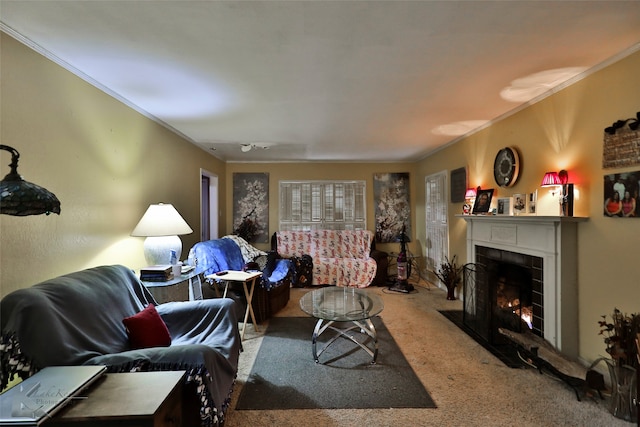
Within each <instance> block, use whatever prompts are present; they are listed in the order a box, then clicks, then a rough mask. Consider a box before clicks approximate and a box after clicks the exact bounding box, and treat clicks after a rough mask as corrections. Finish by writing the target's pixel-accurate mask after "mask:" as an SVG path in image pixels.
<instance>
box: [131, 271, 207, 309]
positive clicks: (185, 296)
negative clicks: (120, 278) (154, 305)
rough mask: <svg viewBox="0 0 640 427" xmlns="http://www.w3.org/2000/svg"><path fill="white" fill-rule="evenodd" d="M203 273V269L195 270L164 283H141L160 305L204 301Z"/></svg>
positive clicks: (144, 281)
mask: <svg viewBox="0 0 640 427" xmlns="http://www.w3.org/2000/svg"><path fill="white" fill-rule="evenodd" d="M202 273H203V270H202V269H198V268H195V269H193V270H191V271H189V272H187V273H185V274H181V275H180V276H177V277H174V278H173V279H171V280H166V281H164V282H150V281H146V280H141V282H142V284H143V285H144V286H145V287H146V288H147V289H149V292H151V295H153V297H154V298H155V299H156V301H158V304H163V303H165V302H169V301H194V300H199V299H202V288H201V285H202V283H201V281H200V275H201V274H202Z"/></svg>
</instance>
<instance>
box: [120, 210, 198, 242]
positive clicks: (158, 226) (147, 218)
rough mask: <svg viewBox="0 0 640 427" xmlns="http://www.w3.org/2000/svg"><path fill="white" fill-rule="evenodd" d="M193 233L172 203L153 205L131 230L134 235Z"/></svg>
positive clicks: (150, 235) (154, 235) (157, 235)
mask: <svg viewBox="0 0 640 427" xmlns="http://www.w3.org/2000/svg"><path fill="white" fill-rule="evenodd" d="M189 233H193V230H192V229H191V227H189V224H187V222H186V221H185V220H184V218H182V216H181V215H180V214H179V213H178V211H177V210H176V208H174V207H173V205H172V204H170V203H167V204H164V203H158V204H157V205H151V206H149V208H148V209H147V211H146V212H145V213H144V215H143V216H142V219H140V222H138V225H136V228H134V229H133V231H132V232H131V235H132V236H138V237H159V236H179V235H182V234H189Z"/></svg>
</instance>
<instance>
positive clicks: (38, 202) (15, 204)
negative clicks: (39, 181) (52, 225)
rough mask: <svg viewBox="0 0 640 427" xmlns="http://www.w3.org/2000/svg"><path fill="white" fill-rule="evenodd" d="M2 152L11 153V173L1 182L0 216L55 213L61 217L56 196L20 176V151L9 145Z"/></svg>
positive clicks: (0, 147)
mask: <svg viewBox="0 0 640 427" xmlns="http://www.w3.org/2000/svg"><path fill="white" fill-rule="evenodd" d="M0 150H6V151H8V152H10V153H11V163H10V164H9V167H10V168H11V171H10V172H9V173H8V174H7V175H6V176H5V177H4V178H3V179H2V181H0V214H5V215H15V216H28V215H40V214H47V215H49V214H50V213H52V212H53V213H56V214H58V215H60V200H58V198H57V197H56V195H55V194H53V193H52V192H50V191H49V190H47V189H45V188H42V187H40V186H39V185H36V184H32V183H31V182H29V181H25V180H24V179H22V177H21V176H20V174H18V159H19V158H20V153H18V150H16V149H15V148H13V147H9V146H8V145H0Z"/></svg>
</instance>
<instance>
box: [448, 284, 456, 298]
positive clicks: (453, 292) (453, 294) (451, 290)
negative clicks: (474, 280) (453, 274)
mask: <svg viewBox="0 0 640 427" xmlns="http://www.w3.org/2000/svg"><path fill="white" fill-rule="evenodd" d="M447 299H448V300H450V301H453V300H455V299H456V287H455V286H447Z"/></svg>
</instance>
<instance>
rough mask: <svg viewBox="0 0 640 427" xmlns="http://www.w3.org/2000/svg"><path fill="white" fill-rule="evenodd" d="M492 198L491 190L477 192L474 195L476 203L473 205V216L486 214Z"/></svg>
mask: <svg viewBox="0 0 640 427" xmlns="http://www.w3.org/2000/svg"><path fill="white" fill-rule="evenodd" d="M492 197H493V188H489V189H486V190H478V191H477V194H476V202H475V203H474V204H473V211H472V212H471V213H473V214H486V213H488V212H489V207H490V206H491V198H492Z"/></svg>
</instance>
